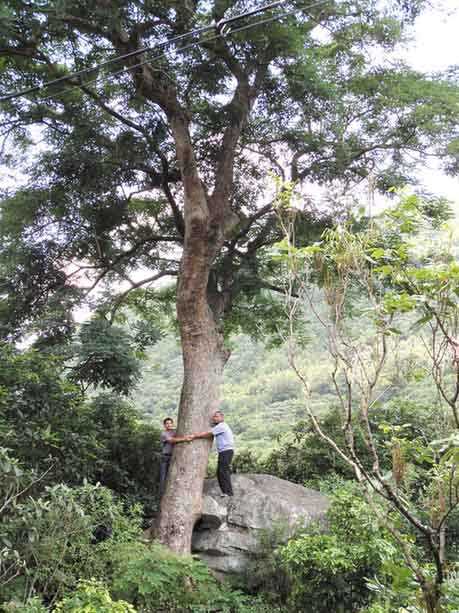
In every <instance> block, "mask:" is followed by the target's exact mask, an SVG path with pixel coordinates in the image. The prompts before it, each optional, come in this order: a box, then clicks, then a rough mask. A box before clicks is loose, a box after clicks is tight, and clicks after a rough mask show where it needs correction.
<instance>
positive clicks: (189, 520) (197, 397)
mask: <svg viewBox="0 0 459 613" xmlns="http://www.w3.org/2000/svg"><path fill="white" fill-rule="evenodd" d="M189 306H190V305H188V307H189ZM183 307H185V308H186V309H187V310H186V312H185V313H183V316H184V317H183V318H180V319H181V321H180V324H181V337H182V347H183V360H184V382H183V388H182V395H181V400H180V412H179V422H178V426H179V427H178V433H179V434H180V435H182V434H185V433H190V432H196V431H201V432H202V431H203V430H208V429H209V426H210V423H209V418H210V415H211V413H212V412H213V410H215V408H216V406H217V404H218V399H219V398H218V393H219V387H220V382H221V376H222V372H223V366H224V358H223V355H222V352H221V350H220V340H219V338H218V332H217V331H216V329H215V325H214V322H213V318H212V315H211V313H210V312H208V313H206V312H205V310H206V307H207V305H200V307H198V308H191V309H190V310H188V307H186V305H185V304H183V302H182V304H181V305H180V307H179V310H181V309H182V308H183ZM207 310H208V309H207ZM203 311H204V312H203ZM210 446H211V441H210V440H205V439H199V440H198V439H197V440H195V441H193V442H191V443H181V444H178V445H176V446H175V448H174V456H173V461H172V463H171V468H170V473H169V477H168V482H167V487H166V492H165V494H164V496H163V499H162V501H161V517H160V522H159V528H158V537H159V539H160V540H161V542H163V543H165V544H167V545H168V547H170V548H171V549H172V550H173V551H176V552H181V553H187V552H190V550H191V536H192V532H193V526H194V524H195V522H196V521H197V520H198V519H199V517H200V515H201V504H202V485H203V481H204V478H205V475H206V469H207V460H208V456H209V450H210Z"/></svg>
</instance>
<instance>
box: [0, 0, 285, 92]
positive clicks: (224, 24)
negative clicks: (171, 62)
mask: <svg viewBox="0 0 459 613" xmlns="http://www.w3.org/2000/svg"><path fill="white" fill-rule="evenodd" d="M285 2H287V0H278V1H277V2H272V3H271V4H266V5H264V6H261V7H259V8H257V9H253V10H251V11H246V12H245V13H240V14H239V15H234V16H233V17H228V18H226V19H220V20H219V21H217V22H215V21H214V22H212V23H211V24H209V25H207V26H203V27H201V28H196V29H195V30H191V31H190V32H185V33H184V34H179V35H177V36H173V37H172V38H168V39H167V40H165V41H162V42H159V43H157V44H156V45H154V46H153V47H151V46H148V47H142V48H140V49H135V50H134V51H130V52H129V53H124V54H123V55H118V56H116V57H113V58H110V59H109V60H106V61H105V62H101V63H100V64H96V65H95V66H92V67H91V68H83V69H82V70H78V71H75V72H72V73H69V74H67V75H64V76H62V77H58V78H56V79H52V80H51V81H46V82H45V83H42V84H41V85H36V86H34V87H28V88H27V89H23V90H20V91H17V92H10V93H8V94H5V95H3V96H1V97H0V102H6V101H7V100H13V99H14V98H20V97H23V96H26V95H27V94H33V93H35V92H38V91H40V90H42V89H45V88H47V87H51V86H53V85H58V84H59V83H64V82H65V81H71V80H74V79H77V78H78V79H80V78H81V77H82V76H83V75H85V74H88V73H91V72H94V71H95V70H100V69H101V68H105V67H106V66H109V65H110V64H113V63H114V62H120V61H122V60H126V59H129V58H131V57H135V56H137V55H140V54H142V53H146V52H148V51H154V50H159V49H161V48H163V47H168V46H169V45H171V44H173V43H176V42H179V41H181V40H183V39H185V38H189V37H190V36H199V35H202V34H205V33H206V32H210V31H212V30H216V31H217V32H218V35H219V36H224V35H226V34H227V33H228V32H229V29H228V28H230V27H231V24H232V23H234V22H236V21H239V20H240V19H245V18H247V17H252V16H253V15H256V14H258V13H264V12H266V11H268V10H271V9H274V8H277V7H279V6H281V5H282V4H285ZM195 44H199V43H198V42H196V43H195Z"/></svg>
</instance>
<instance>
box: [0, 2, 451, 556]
mask: <svg viewBox="0 0 459 613" xmlns="http://www.w3.org/2000/svg"><path fill="white" fill-rule="evenodd" d="M422 4H423V2H422V0H413V1H408V2H407V1H406V0H393V1H392V2H387V6H386V7H382V6H381V3H380V2H373V1H371V0H370V1H368V0H362V1H360V0H356V1H352V2H348V1H346V0H344V1H342V2H335V1H333V0H323V1H320V2H319V1H317V2H310V3H308V4H306V3H304V2H295V1H287V0H286V1H285V2H283V3H276V6H274V7H272V8H271V9H269V10H267V11H261V12H260V13H257V14H251V15H248V16H246V17H244V18H241V19H238V20H235V21H232V22H231V24H228V25H227V26H226V27H222V23H221V20H223V19H228V18H230V17H234V16H237V15H240V14H243V13H244V12H247V11H253V10H254V9H256V8H258V9H260V8H262V6H263V3H261V2H259V1H250V0H246V1H242V0H241V1H234V0H214V1H210V2H209V1H206V2H204V1H202V2H197V1H193V0H186V1H181V2H177V1H174V0H161V1H160V0H158V1H156V0H148V1H145V2H138V1H134V0H118V1H115V2H109V3H108V2H105V1H104V0H94V1H92V2H90V1H79V2H70V1H67V0H60V1H59V2H58V1H54V0H50V2H48V3H46V4H44V3H41V2H34V1H31V2H26V1H21V0H6V2H4V4H3V7H2V18H3V19H2V22H1V26H0V28H1V29H0V34H1V40H0V54H1V57H0V61H1V64H0V71H1V85H2V89H3V91H4V92H6V91H8V90H11V88H14V89H17V90H20V89H21V88H30V89H31V91H30V92H29V93H26V94H24V95H21V96H18V97H10V98H8V99H5V100H4V104H3V122H2V125H3V128H2V134H3V135H4V138H6V139H11V140H10V141H8V142H7V143H4V147H3V150H4V152H6V157H7V158H8V159H9V161H11V162H12V163H16V164H18V165H20V164H21V161H23V162H24V164H27V163H28V164H29V173H28V176H29V180H28V182H27V185H25V186H24V187H23V188H21V189H18V190H17V191H16V192H15V193H11V194H6V195H5V198H4V201H3V208H2V235H3V239H4V241H3V246H2V254H1V256H2V262H3V265H2V276H3V286H4V296H5V298H4V300H3V304H2V305H0V316H1V318H2V322H0V323H1V324H2V326H3V327H2V333H3V336H5V337H8V338H11V339H14V338H15V337H17V336H18V335H20V334H21V332H22V331H23V330H24V327H25V326H27V324H29V323H30V322H31V321H35V320H36V319H37V317H43V316H44V314H46V313H48V314H49V312H50V309H51V315H49V316H48V318H46V317H45V319H44V321H45V322H47V323H46V324H45V326H44V328H45V330H46V334H47V335H48V336H51V337H53V335H54V334H58V335H61V336H62V334H65V333H66V331H67V330H68V329H69V328H71V321H69V318H68V313H69V308H70V306H69V305H71V304H73V303H76V302H78V300H80V299H82V298H84V297H87V295H88V292H89V291H90V290H91V289H93V288H94V287H96V285H98V284H99V286H100V285H101V284H104V285H103V286H104V287H105V288H107V289H109V290H110V294H109V295H107V294H103V293H99V296H98V300H99V302H103V303H104V308H105V309H108V308H109V307H110V308H111V313H112V314H113V313H114V312H116V311H117V310H118V309H119V307H120V305H121V304H122V302H123V300H124V299H126V297H127V296H129V294H130V295H131V296H137V297H138V296H139V291H138V290H139V288H141V287H144V288H145V287H148V286H149V284H151V283H152V282H154V281H155V280H158V279H159V278H161V277H165V276H172V277H176V278H177V279H178V282H177V288H176V304H177V318H178V322H179V327H180V334H181V341H182V348H183V363H184V383H183V389H182V394H181V402H180V412H179V424H178V427H179V432H180V433H184V432H189V431H195V430H198V431H201V430H202V429H203V428H205V427H207V423H208V419H209V414H210V413H211V412H212V410H213V409H214V408H215V406H216V405H217V403H218V400H219V384H220V380H221V376H222V372H223V368H224V364H225V362H226V360H227V358H228V355H229V354H228V351H227V350H226V348H225V346H224V332H225V325H226V327H227V328H229V329H231V328H232V327H234V325H238V324H239V323H240V322H241V321H244V320H247V319H249V318H250V313H248V314H246V313H247V311H244V308H246V309H247V308H249V307H251V306H252V305H253V304H254V303H255V302H256V300H257V298H256V296H262V297H266V293H265V294H263V292H261V293H260V292H259V290H260V289H264V288H267V289H268V290H273V289H276V287H275V283H273V280H272V278H271V277H270V274H271V270H270V264H269V263H267V261H266V260H265V259H264V258H263V250H264V248H265V247H266V246H267V245H269V244H271V243H272V241H273V240H276V239H277V238H278V230H277V228H276V216H275V214H274V212H273V207H272V199H273V196H272V192H273V190H272V185H271V184H270V182H269V180H268V173H269V172H270V171H272V170H274V171H276V172H278V173H281V174H282V172H284V169H290V175H291V178H292V179H293V180H295V181H309V182H319V183H322V184H326V183H329V182H332V181H334V180H335V179H340V180H341V181H342V182H343V183H344V184H346V183H348V184H349V183H355V182H358V181H361V180H362V179H364V178H365V177H367V176H368V174H369V173H370V172H371V173H372V181H373V182H374V183H375V184H376V185H378V186H379V187H381V188H384V187H387V186H392V185H395V184H398V183H400V182H403V181H404V180H406V177H407V174H406V173H407V172H409V171H410V166H411V165H412V158H413V156H418V157H422V156H423V155H431V154H438V155H441V156H442V157H443V159H444V161H445V164H446V165H447V166H449V168H450V169H454V158H453V154H454V145H451V140H452V134H453V131H454V128H453V126H454V125H455V124H456V117H457V108H456V107H455V106H454V95H455V93H456V90H455V89H454V87H453V85H451V84H450V83H448V82H447V81H445V80H443V81H441V80H438V79H433V78H429V77H425V76H422V75H420V74H416V73H414V72H412V71H410V70H408V69H407V68H406V67H405V66H403V65H401V64H400V63H397V62H394V61H393V58H392V61H391V63H389V62H386V61H385V55H386V54H390V50H391V49H392V48H393V46H394V45H395V44H396V43H397V42H398V41H399V40H400V39H401V36H402V32H403V29H404V26H405V25H406V24H409V23H410V22H411V21H412V20H413V19H414V18H415V17H416V15H417V13H418V12H419V10H420V9H421V7H422ZM284 13H286V14H284ZM282 14H284V16H282ZM213 22H214V23H215V24H216V25H215V27H214V28H208V29H205V27H206V26H209V25H210V24H212V23H213ZM257 23H258V25H257ZM229 25H231V28H232V31H230V32H228V26H229ZM197 28H204V30H203V31H201V32H200V33H197V32H194V33H192V34H190V32H191V31H193V30H196V29H197ZM165 40H169V41H170V42H169V43H168V44H167V45H166V46H160V45H159V43H161V42H162V41H165ZM195 43H196V44H195ZM139 49H143V51H142V52H141V53H137V51H138V50H139ZM378 49H379V51H378ZM131 53H134V54H131ZM129 54H131V55H129ZM119 56H122V58H121V59H117V60H116V61H115V62H110V63H109V64H105V65H104V66H102V67H100V64H101V63H104V62H107V60H111V59H113V58H116V57H119ZM371 58H379V59H373V61H372V60H371ZM96 65H99V68H95V66H96ZM88 67H94V69H93V70H92V71H90V72H83V73H82V74H79V75H77V76H73V77H72V78H70V79H67V80H65V81H59V82H58V83H56V84H54V85H52V86H48V87H46V88H43V89H39V90H37V91H34V89H33V88H35V87H37V86H39V85H41V84H43V83H44V82H46V81H49V80H50V79H56V78H60V77H66V76H68V75H69V73H70V72H75V71H80V70H83V69H85V68H88ZM34 126H38V127H39V128H34ZM31 137H32V138H35V140H37V139H38V138H40V140H41V144H40V147H39V148H38V151H37V150H35V152H34V153H33V152H32V153H28V152H29V151H30V149H29V146H30V142H31V141H30V139H31ZM11 142H14V143H16V145H17V147H16V148H15V149H14V150H12V148H11ZM8 143H9V144H8ZM20 146H21V147H22V151H25V153H24V156H25V158H21V155H22V154H21V149H20ZM315 221H316V219H315V215H314V214H313V213H311V214H310V215H309V216H305V217H304V218H303V219H302V220H301V221H300V220H299V221H298V223H301V224H302V229H303V230H304V231H306V230H311V228H312V229H313V227H314V223H315ZM305 236H307V232H306V233H305ZM305 240H306V239H305ZM133 271H137V272H138V271H141V272H142V273H143V276H142V278H141V279H139V277H137V276H136V277H135V278H133ZM88 280H89V281H88ZM85 281H86V285H87V287H86V288H84V287H83V286H84V285H85V283H84V282H85ZM120 281H125V282H127V283H128V284H129V287H128V291H124V292H119V295H118V296H116V297H113V292H114V291H116V287H119V283H120ZM18 284H19V288H20V289H21V292H20V294H18V292H17V287H18ZM113 288H115V290H114V289H113ZM148 297H149V294H148V293H145V292H144V293H143V294H142V299H147V298H148ZM266 302H268V303H269V301H266V300H264V302H263V300H262V304H263V307H264V306H266ZM259 304H260V303H257V306H258V305H259ZM63 305H64V306H63ZM268 306H269V304H268ZM256 312H257V313H259V312H260V309H256ZM235 322H236V323H235ZM208 452H209V443H208V442H205V441H196V442H194V443H193V444H190V445H181V446H179V447H178V448H177V451H176V454H175V458H174V462H173V464H172V467H171V474H170V477H169V483H168V488H167V491H166V494H165V496H164V498H163V501H162V508H161V519H160V523H159V536H160V538H161V540H162V541H164V542H166V543H168V544H169V546H170V547H172V548H173V549H175V550H177V551H187V550H189V549H190V544H191V533H192V528H193V525H194V522H195V521H196V519H197V517H198V516H199V514H200V505H201V489H202V488H201V485H202V481H203V479H204V475H205V470H206V464H207V462H206V460H207V455H208Z"/></svg>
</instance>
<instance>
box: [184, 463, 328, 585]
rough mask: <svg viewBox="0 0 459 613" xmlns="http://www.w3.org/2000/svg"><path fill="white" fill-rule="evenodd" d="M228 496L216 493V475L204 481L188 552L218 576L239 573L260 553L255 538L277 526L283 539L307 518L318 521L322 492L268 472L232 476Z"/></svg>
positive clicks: (323, 503)
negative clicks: (230, 490)
mask: <svg viewBox="0 0 459 613" xmlns="http://www.w3.org/2000/svg"><path fill="white" fill-rule="evenodd" d="M232 483H233V490H234V496H233V497H231V498H224V497H221V492H220V488H219V486H218V483H217V480H216V479H206V481H205V482H204V497H203V509H202V517H201V519H200V521H199V522H198V523H197V524H196V526H195V529H194V532H193V541H192V551H193V553H196V554H197V555H198V556H199V557H200V558H201V559H202V560H203V561H205V562H206V563H207V564H208V565H209V567H210V568H211V569H213V570H214V571H215V572H216V573H218V574H229V573H232V574H241V573H243V572H244V571H245V570H246V568H247V566H248V563H249V561H250V560H251V559H252V558H253V557H254V556H257V555H259V553H260V544H261V542H260V541H261V536H262V534H263V533H264V532H266V531H268V532H269V531H272V530H276V529H277V530H278V531H279V530H280V531H281V532H282V534H283V535H284V537H285V539H287V538H288V537H289V536H290V535H291V534H293V532H295V531H296V530H298V529H299V528H301V527H305V526H307V525H308V524H310V523H311V522H313V521H314V522H316V521H319V522H323V521H324V520H325V514H326V511H327V508H328V505H329V502H328V499H327V498H326V496H324V495H323V494H320V493H319V492H316V491H315V490H311V489H308V488H305V487H303V486H301V485H296V484H295V483H290V482H289V481H284V480H283V479H278V478H277V477H273V476H271V475H252V474H247V475H239V474H236V475H233V476H232Z"/></svg>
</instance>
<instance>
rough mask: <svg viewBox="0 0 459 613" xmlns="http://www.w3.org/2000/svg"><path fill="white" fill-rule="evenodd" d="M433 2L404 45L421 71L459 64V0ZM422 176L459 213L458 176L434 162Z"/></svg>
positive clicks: (406, 56) (405, 50) (414, 65)
mask: <svg viewBox="0 0 459 613" xmlns="http://www.w3.org/2000/svg"><path fill="white" fill-rule="evenodd" d="M432 4H433V5H434V8H433V9H431V10H429V11H426V12H425V13H423V14H422V15H421V16H420V17H419V18H418V19H417V21H416V25H415V28H414V33H413V36H414V39H413V40H412V41H410V42H409V44H407V45H406V46H405V48H404V49H403V57H404V58H405V60H406V61H407V62H408V63H409V64H410V65H411V66H412V67H413V68H414V69H416V70H419V71H422V72H437V71H440V70H444V69H445V68H447V67H448V66H451V65H454V64H456V65H459V1H458V0H433V3H432ZM458 103H459V101H458ZM421 180H422V182H423V183H424V184H425V186H426V187H427V188H428V189H429V191H432V192H435V193H436V194H438V195H442V196H445V197H447V198H449V199H450V200H452V201H453V202H454V203H455V204H456V207H457V209H458V211H457V212H458V214H459V179H458V177H448V176H446V175H445V174H443V173H441V172H440V171H439V170H438V165H436V164H435V163H434V162H431V163H430V164H429V166H427V167H423V169H422V173H421Z"/></svg>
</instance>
